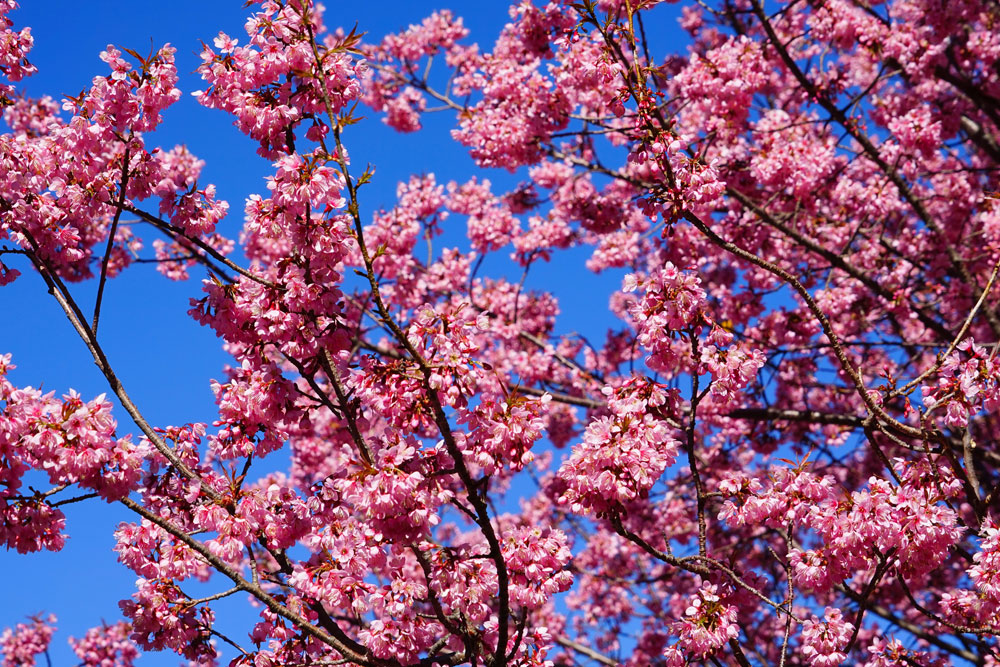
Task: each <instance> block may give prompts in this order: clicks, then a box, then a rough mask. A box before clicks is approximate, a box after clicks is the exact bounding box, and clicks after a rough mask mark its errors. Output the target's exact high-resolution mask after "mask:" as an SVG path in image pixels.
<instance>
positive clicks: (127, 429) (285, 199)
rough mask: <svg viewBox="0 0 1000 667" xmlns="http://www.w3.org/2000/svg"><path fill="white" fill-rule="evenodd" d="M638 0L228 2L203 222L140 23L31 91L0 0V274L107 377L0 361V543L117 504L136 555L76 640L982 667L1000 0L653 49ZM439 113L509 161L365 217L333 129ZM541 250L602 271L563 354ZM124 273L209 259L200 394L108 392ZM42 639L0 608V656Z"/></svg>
mask: <svg viewBox="0 0 1000 667" xmlns="http://www.w3.org/2000/svg"><path fill="white" fill-rule="evenodd" d="M661 4H663V3H661V2H659V1H657V0H582V1H580V2H550V3H548V4H545V5H542V4H535V3H532V2H530V0H522V1H521V2H520V3H516V4H514V5H513V6H512V7H511V8H510V22H509V23H508V24H507V25H506V27H504V29H503V30H502V32H501V33H500V34H499V36H493V35H472V36H470V35H469V34H468V30H467V29H466V28H465V27H464V26H463V23H462V20H461V19H460V18H459V17H458V16H456V15H454V14H453V13H451V12H448V11H439V12H436V13H433V14H431V15H430V16H428V18H427V19H426V20H424V21H423V22H422V23H420V24H419V25H413V26H410V28H409V29H407V30H405V31H403V32H401V33H398V34H394V35H388V36H385V37H384V38H381V39H379V38H378V37H377V36H367V35H365V36H363V35H362V34H361V33H360V32H359V31H357V30H350V29H338V28H336V21H335V19H333V18H331V17H326V18H325V17H324V12H323V8H322V7H321V6H320V5H316V4H312V3H311V2H308V1H307V0H263V1H260V2H250V3H248V5H250V7H249V9H248V12H249V18H248V20H247V23H246V36H243V35H239V36H230V35H227V34H224V33H218V36H217V37H216V38H215V39H214V40H212V43H211V44H210V45H206V46H205V47H204V50H203V51H202V54H201V58H202V65H201V67H200V68H199V73H200V75H201V77H202V78H203V80H204V88H203V90H201V91H199V92H197V93H196V96H197V98H198V100H199V102H200V103H201V104H202V105H203V106H205V107H207V108H209V109H214V110H217V111H215V113H226V114H229V115H231V116H232V117H233V122H234V123H235V125H236V126H237V127H238V128H239V130H240V131H241V132H243V133H244V134H245V135H246V137H247V143H246V147H247V151H248V152H250V151H253V150H256V152H257V154H259V155H260V156H262V157H264V158H266V159H267V160H268V161H270V162H271V163H272V164H273V169H272V173H271V176H270V177H269V178H268V180H267V184H266V189H262V190H261V191H260V192H259V193H258V194H255V195H253V196H251V197H250V198H248V199H247V200H246V201H245V202H243V204H242V213H239V212H238V211H236V210H232V211H231V206H230V203H228V202H227V201H225V199H224V197H225V193H224V192H217V190H216V187H215V186H213V185H211V184H207V183H204V182H202V181H200V180H199V173H200V170H201V168H202V166H203V163H202V162H201V161H200V160H199V159H198V158H197V157H196V156H194V155H192V154H191V153H190V152H189V151H188V150H187V149H185V148H184V147H182V146H179V147H174V148H169V147H164V148H157V147H156V144H155V142H154V137H155V132H154V131H155V130H156V128H157V126H158V125H159V124H160V122H161V120H162V114H164V113H169V107H170V106H171V105H172V104H173V103H174V102H176V101H177V100H178V99H179V97H180V95H181V93H180V91H179V90H178V88H177V87H176V83H177V71H176V67H175V62H174V53H175V51H174V49H173V48H172V47H170V46H164V47H162V48H154V49H153V50H152V51H151V52H149V53H148V54H143V53H139V52H136V51H131V50H129V49H123V48H116V47H112V46H109V47H108V48H107V49H106V50H105V51H104V52H103V53H102V54H101V59H102V60H103V61H104V62H105V63H106V64H107V70H106V71H105V72H104V73H102V74H100V75H98V76H97V77H96V78H94V79H93V84H92V86H90V87H89V88H88V89H86V90H84V91H83V92H82V93H81V94H80V95H79V96H77V97H70V98H67V99H65V100H64V101H56V100H54V99H53V98H50V97H41V98H31V97H27V96H25V95H23V94H22V93H21V92H19V90H18V87H17V85H18V82H20V81H21V80H22V79H24V78H25V77H27V76H29V75H31V74H32V73H33V72H34V67H33V66H32V65H31V63H30V53H29V51H30V49H31V46H32V37H31V33H30V29H29V28H26V27H22V26H15V25H13V23H12V21H11V20H10V18H9V16H8V14H9V13H10V12H11V11H12V10H13V9H14V7H15V3H14V1H13V0H0V30H2V34H0V74H2V76H3V80H2V81H0V105H2V107H3V120H4V123H5V125H6V132H5V133H4V134H2V135H0V284H6V283H10V282H12V281H14V280H35V281H37V283H38V286H39V289H38V294H39V298H40V299H41V298H53V299H55V300H56V302H57V303H58V304H59V306H60V307H61V308H62V310H63V311H64V312H65V315H66V319H67V320H68V323H69V326H71V327H72V328H73V329H74V330H75V331H76V332H77V333H78V334H79V336H80V338H81V340H82V341H83V343H84V344H85V348H84V347H81V348H79V349H80V351H81V353H84V350H85V349H86V350H89V353H90V355H92V357H93V360H94V362H95V363H96V365H97V367H98V368H99V370H100V371H101V373H102V374H103V376H104V377H105V379H106V380H107V389H108V395H99V396H96V397H93V396H81V395H79V394H77V393H75V392H73V391H68V393H65V394H59V393H56V392H49V391H43V390H40V389H35V388H32V387H20V386H15V384H14V383H13V382H12V381H11V380H10V379H8V369H10V368H11V367H12V365H13V362H14V361H16V360H12V359H11V357H10V356H9V355H7V356H0V543H3V544H4V545H5V546H6V547H7V548H9V549H16V550H17V551H19V552H23V553H28V552H35V551H39V550H54V551H57V550H59V549H60V548H61V547H62V546H63V543H64V539H65V536H66V534H67V532H71V531H72V525H70V526H67V525H66V521H65V515H64V514H63V511H62V510H61V509H60V507H62V506H64V505H65V504H67V503H70V502H82V501H86V502H89V503H100V502H106V503H114V504H116V505H117V506H119V507H121V508H122V510H123V511H124V512H127V513H128V515H129V516H130V520H129V521H128V522H126V523H122V524H121V526H120V527H119V528H118V530H117V532H116V535H115V537H116V540H117V547H116V553H117V558H118V560H119V561H120V562H121V563H122V564H123V565H124V566H125V567H127V568H129V569H131V570H132V571H134V573H135V574H136V576H137V577H138V581H137V584H136V587H135V589H134V590H130V591H122V597H123V598H124V599H123V601H122V602H121V605H120V606H121V611H122V619H121V620H120V621H118V622H114V623H110V624H104V625H100V626H97V627H95V628H94V629H93V630H92V631H90V632H88V633H87V634H86V636H84V637H83V638H82V639H73V640H72V641H71V643H72V646H73V650H74V651H75V652H76V653H77V655H78V656H79V657H80V660H81V662H82V664H84V665H87V666H93V667H97V666H98V665H99V666H101V667H112V666H114V667H128V666H129V665H131V664H132V663H133V661H134V660H135V659H136V656H137V653H138V650H139V649H141V650H146V651H148V650H164V649H165V650H172V651H175V652H176V653H178V654H180V655H181V656H183V658H184V659H186V660H188V661H192V662H193V663H196V664H213V663H215V662H216V661H218V660H224V661H230V660H231V664H232V665H234V666H240V665H247V666H250V665H252V666H253V667H277V666H278V665H292V666H298V665H302V666H306V665H330V666H332V665H342V664H354V665H362V666H365V667H390V666H397V665H400V666H401V665H427V666H431V665H483V666H490V667H499V666H501V665H511V666H514V665H517V666H528V665H553V666H554V665H566V666H568V665H617V664H623V665H629V666H634V667H640V666H644V665H669V666H671V667H673V666H678V665H686V664H692V665H694V664H710V665H740V666H741V667H747V666H749V665H782V666H783V667H784V666H785V665H788V666H792V665H803V666H809V667H828V666H831V665H839V664H842V663H845V662H850V663H852V664H863V665H868V666H870V667H876V666H878V667H886V666H894V665H900V666H903V665H919V666H925V667H929V666H932V665H948V664H956V665H963V664H975V665H1000V649H998V642H997V635H998V634H1000V527H998V525H997V521H998V518H1000V491H998V489H1000V448H998V444H1000V419H998V416H997V413H998V409H1000V359H997V345H998V341H1000V308H998V307H997V303H998V302H997V300H996V299H995V298H994V297H993V296H992V294H993V292H994V288H995V285H994V283H995V282H996V281H997V274H998V272H1000V201H998V196H1000V195H997V194H996V190H998V189H1000V188H998V169H1000V30H998V26H1000V6H998V5H997V4H996V3H991V2H988V1H986V0H954V1H951V2H947V3H945V2H941V1H940V0H890V1H879V0H876V1H875V2H867V1H866V0H823V1H822V2H806V1H802V0H790V1H789V2H784V3H775V4H774V5H770V4H769V5H764V4H762V0H706V2H698V3H692V4H690V5H688V6H685V7H684V8H683V11H682V18H681V25H682V27H683V29H684V30H686V31H687V32H688V33H689V35H690V45H689V46H688V47H686V51H685V52H683V53H679V52H671V50H670V49H669V48H668V47H669V45H668V44H665V43H664V40H663V39H660V37H661V35H659V34H658V31H657V30H656V29H655V28H654V26H653V24H652V22H651V21H650V20H649V19H650V17H651V16H653V14H654V13H655V12H656V11H657V10H658V8H657V7H656V5H661ZM661 9H662V8H661ZM363 28H364V26H361V27H360V29H361V30H363ZM206 30H207V34H211V32H212V28H211V27H207V28H206ZM494 37H495V41H484V40H493V39H494ZM474 39H478V40H480V41H479V42H478V44H480V45H477V43H476V42H474V41H473V40H474ZM432 62H433V64H434V67H433V69H432V68H431V63H432ZM364 108H367V109H368V111H367V112H365V114H367V115H369V116H371V118H369V119H367V120H363V121H362V120H361V119H360V116H361V115H364V114H363V113H362V111H361V110H362V109H364ZM433 112H438V113H447V114H452V115H453V116H454V119H455V120H454V130H453V131H452V133H451V134H452V139H453V140H454V141H456V142H458V143H459V144H460V145H462V146H464V147H466V148H467V149H468V151H469V154H470V155H471V156H472V158H473V159H474V160H475V161H476V163H477V164H478V165H479V166H480V167H482V168H483V169H484V170H486V169H499V170H506V171H507V172H511V173H515V174H516V175H517V177H518V178H519V179H521V180H520V184H519V185H517V186H516V187H513V188H498V187H495V186H494V185H493V183H491V182H490V180H489V179H488V178H487V177H486V176H484V173H483V172H482V171H480V172H477V173H475V174H469V177H468V178H467V179H466V180H464V182H447V183H445V182H438V181H437V180H436V178H435V177H434V176H433V175H431V174H427V173H424V174H420V175H414V176H413V177H411V178H410V179H409V180H407V181H405V182H402V183H400V184H399V186H398V190H397V199H398V201H397V203H396V204H395V206H393V207H392V208H391V209H390V210H382V211H379V212H378V213H376V214H375V215H373V216H368V217H363V216H362V214H361V208H360V202H362V201H364V198H365V197H366V192H368V190H367V189H366V186H369V183H370V182H371V180H372V179H374V178H378V176H377V174H376V173H375V171H374V168H373V167H371V166H369V167H367V168H366V167H364V166H363V165H359V164H356V163H354V162H352V160H351V157H350V155H351V153H350V149H351V148H352V130H353V129H354V126H355V124H356V123H358V122H366V123H372V122H377V120H375V118H378V117H380V118H381V119H382V120H383V121H384V122H385V123H387V124H388V125H389V126H391V127H392V128H394V129H396V130H398V131H400V132H417V131H421V127H422V122H424V118H425V115H426V114H428V113H433ZM205 113H210V112H208V111H206V112H205ZM233 159H234V160H237V159H240V158H239V157H238V156H235V155H234V156H233ZM495 180H501V179H495ZM502 180H505V181H506V180H507V179H502ZM239 208H240V207H239V205H236V209H239ZM229 213H234V214H238V215H242V218H243V227H242V231H241V232H239V234H238V238H237V239H235V240H234V239H230V238H227V237H226V236H224V235H223V234H221V233H220V232H219V231H218V230H217V227H218V226H219V223H220V221H222V220H223V219H224V218H225V217H226V216H227V214H229ZM137 222H142V223H144V224H143V226H139V225H137V224H133V223H137ZM456 228H457V229H461V230H463V231H464V232H465V234H464V239H463V240H462V241H461V242H460V243H457V244H453V243H452V241H454V240H455V239H456V235H455V234H453V233H451V232H452V231H453V230H455V229H456ZM149 230H152V234H145V235H143V236H140V233H145V232H146V231H149ZM435 240H437V244H435ZM445 240H446V241H447V243H442V241H445ZM581 249H584V250H586V253H587V255H588V256H589V258H588V259H587V260H586V269H587V270H589V271H593V272H597V273H601V272H614V271H615V270H617V271H619V272H622V271H624V274H625V278H624V281H623V282H622V283H621V284H620V286H619V285H617V284H616V285H615V287H614V288H613V289H611V290H609V292H608V293H607V294H604V295H593V296H594V300H595V303H600V304H602V305H603V303H604V301H605V300H606V301H607V304H608V308H609V315H608V317H609V321H613V322H614V325H613V326H612V327H611V328H610V329H609V330H608V331H607V335H606V337H605V338H604V339H602V340H596V339H588V338H585V337H583V336H579V335H574V334H570V333H566V332H565V330H563V329H561V328H560V325H559V319H558V314H559V299H560V292H563V293H565V292H569V291H572V290H573V289H574V286H573V285H572V284H568V283H567V281H559V280H553V281H552V283H551V286H550V288H548V289H546V290H535V289H529V288H528V287H527V286H525V280H524V276H525V275H526V274H527V272H528V271H529V269H531V268H532V267H540V266H542V265H547V266H549V267H550V270H551V271H552V272H553V273H552V275H555V271H557V270H558V267H559V263H560V262H565V261H568V260H567V257H569V256H570V255H573V256H579V253H577V252H569V251H571V250H574V251H578V250H581ZM492 257H496V258H501V259H502V260H503V261H501V262H499V264H497V263H493V264H490V263H485V262H484V259H486V258H492ZM138 259H143V260H149V259H153V260H155V261H156V262H157V266H158V269H159V270H160V272H161V273H162V274H163V277H164V279H170V280H186V279H188V278H189V277H196V278H201V277H203V276H204V279H203V280H202V281H201V285H200V288H197V287H194V286H192V297H193V298H192V302H191V310H190V315H191V316H192V317H193V318H194V319H195V320H196V321H197V322H199V323H200V324H201V325H204V326H205V327H209V328H211V329H212V330H214V332H215V333H216V334H217V335H218V336H219V337H220V338H221V339H222V345H224V347H225V350H226V351H227V352H228V353H229V354H231V355H232V358H233V362H232V364H231V365H230V366H229V367H227V368H225V369H219V372H218V377H219V379H218V380H217V381H214V382H213V384H212V389H213V391H214V394H215V397H216V401H217V406H218V410H217V414H213V415H208V416H206V415H192V416H191V423H183V424H175V425H171V424H155V423H150V422H149V421H148V420H147V419H146V418H145V417H144V416H143V411H142V406H141V405H136V404H135V403H134V402H133V401H132V400H131V399H130V398H129V394H128V393H127V388H126V387H125V386H124V385H123V383H122V382H121V381H120V380H119V377H118V375H116V372H115V358H114V350H113V349H107V348H106V347H105V346H104V345H102V338H101V335H100V334H99V330H100V328H99V325H100V317H101V311H102V303H103V295H104V293H105V289H106V287H107V285H108V281H109V280H112V279H114V280H119V281H128V280H130V272H129V271H128V268H129V266H130V265H131V264H133V263H135V262H136V261H137V260H138ZM497 265H500V266H503V265H506V266H509V267H511V269H512V270H511V271H509V272H491V271H489V270H486V269H485V268H484V267H487V266H497ZM536 270H537V268H536ZM83 281H92V282H93V284H94V285H96V288H95V290H94V293H96V299H95V300H94V302H93V303H91V302H90V300H89V298H88V299H87V300H86V302H85V301H84V300H83V299H82V298H80V294H81V293H80V290H79V288H78V286H77V283H80V282H83ZM150 289H155V286H151V287H150ZM46 290H47V292H48V294H46V293H45V291H46ZM7 326H16V323H8V324H7ZM112 400H113V401H115V406H114V407H113V404H112ZM112 412H114V416H113V415H112ZM279 450H280V451H282V452H284V453H285V455H284V456H282V455H276V454H275V453H276V452H279ZM279 460H280V464H277V463H276V461H279ZM286 461H290V465H287V466H286V465H284V464H285V462H286ZM32 475H34V476H36V477H34V478H33V479H44V480H46V481H47V486H46V487H45V488H44V489H40V490H35V489H34V488H33V487H29V485H27V484H26V483H24V480H25V479H26V477H27V476H32ZM206 587H208V588H207V589H208V590H212V591H213V592H212V593H210V594H207V595H201V594H200V593H195V592H193V591H194V590H195V589H197V590H199V591H201V590H206ZM228 597H235V598H238V599H241V600H247V601H248V602H247V604H248V606H249V605H251V604H252V605H256V606H255V607H254V609H255V612H254V613H255V615H256V620H255V622H253V623H250V624H249V625H247V626H246V627H243V628H241V629H240V630H239V632H238V633H232V632H223V631H222V630H221V629H220V628H221V626H222V625H223V619H221V618H220V619H217V618H216V612H215V609H216V607H217V605H216V603H217V602H218V601H219V600H221V599H222V598H228ZM99 620H100V619H95V624H96V623H97V622H98V621H99ZM54 623H55V619H53V618H51V617H36V618H33V619H29V620H27V621H26V622H25V623H23V624H21V625H18V626H17V627H14V628H12V629H9V630H7V631H5V632H4V633H3V634H2V635H0V653H2V656H3V666H4V667H15V666H17V667H32V666H33V665H34V664H35V661H36V660H37V659H38V658H37V656H38V655H39V654H41V653H42V652H44V651H45V650H46V647H47V646H48V644H49V642H50V641H51V639H52V636H53V633H54V625H53V624H54Z"/></svg>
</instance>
